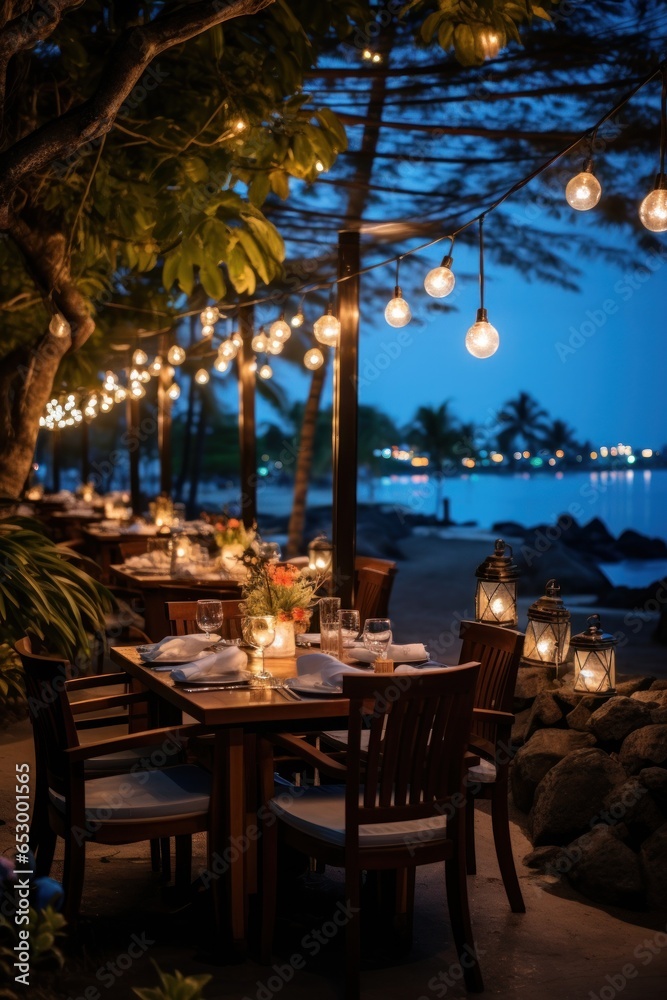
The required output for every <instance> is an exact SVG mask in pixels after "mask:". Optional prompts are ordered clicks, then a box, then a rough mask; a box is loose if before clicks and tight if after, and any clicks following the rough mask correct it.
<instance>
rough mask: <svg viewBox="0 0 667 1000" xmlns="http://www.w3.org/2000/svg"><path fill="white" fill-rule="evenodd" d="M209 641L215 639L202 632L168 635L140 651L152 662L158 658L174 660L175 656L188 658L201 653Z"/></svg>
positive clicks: (156, 661)
mask: <svg viewBox="0 0 667 1000" xmlns="http://www.w3.org/2000/svg"><path fill="white" fill-rule="evenodd" d="M211 642H215V639H213V638H212V637H211V636H208V635H204V633H203V632H195V633H194V635H168V636H166V637H165V638H164V639H160V641H159V642H156V643H154V644H153V647H152V648H151V649H147V650H146V651H145V652H144V653H142V658H143V659H144V660H150V661H151V662H154V663H159V662H160V660H175V659H176V658H177V657H182V658H183V659H184V660H189V659H190V658H191V657H193V656H196V655H197V653H201V651H202V649H203V648H204V646H207V645H210V643H211Z"/></svg>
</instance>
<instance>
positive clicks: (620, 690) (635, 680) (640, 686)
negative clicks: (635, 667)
mask: <svg viewBox="0 0 667 1000" xmlns="http://www.w3.org/2000/svg"><path fill="white" fill-rule="evenodd" d="M654 683H655V678H653V677H632V678H631V679H630V680H629V681H621V682H620V684H617V685H616V694H624V695H626V697H628V698H629V697H630V695H631V694H634V693H635V691H647V690H648V689H649V688H650V687H651V685H652V684H654Z"/></svg>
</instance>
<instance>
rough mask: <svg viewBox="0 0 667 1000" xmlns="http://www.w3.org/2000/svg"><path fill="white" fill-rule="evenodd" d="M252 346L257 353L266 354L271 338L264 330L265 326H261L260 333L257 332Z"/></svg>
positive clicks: (251, 343)
mask: <svg viewBox="0 0 667 1000" xmlns="http://www.w3.org/2000/svg"><path fill="white" fill-rule="evenodd" d="M250 346H251V347H252V349H253V351H254V352H255V353H256V354H264V352H265V351H266V349H267V347H268V346H269V340H268V337H267V336H266V334H265V332H264V327H263V326H260V328H259V333H256V334H255V336H254V337H253V338H252V340H251V342H250Z"/></svg>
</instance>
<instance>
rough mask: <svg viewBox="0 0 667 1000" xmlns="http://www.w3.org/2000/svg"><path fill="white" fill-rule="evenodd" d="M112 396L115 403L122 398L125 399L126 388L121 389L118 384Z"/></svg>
mask: <svg viewBox="0 0 667 1000" xmlns="http://www.w3.org/2000/svg"><path fill="white" fill-rule="evenodd" d="M113 398H114V399H115V400H116V402H117V403H122V402H123V400H125V399H127V389H123V387H122V385H121V386H119V387H118V388H117V389H116V391H115V392H114V394H113Z"/></svg>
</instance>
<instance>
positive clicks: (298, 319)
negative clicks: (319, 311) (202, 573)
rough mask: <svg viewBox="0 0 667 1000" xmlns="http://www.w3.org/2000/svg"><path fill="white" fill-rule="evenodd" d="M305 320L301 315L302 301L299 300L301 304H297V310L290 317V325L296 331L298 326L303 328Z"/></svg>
mask: <svg viewBox="0 0 667 1000" xmlns="http://www.w3.org/2000/svg"><path fill="white" fill-rule="evenodd" d="M305 318H306V317H305V316H304V315H303V299H301V302H299V308H298V309H297V311H296V312H295V313H294V315H293V316H292V318H291V320H290V323H291V324H292V326H293V327H294V328H295V329H296V328H297V327H299V326H303V323H304V320H305Z"/></svg>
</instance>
